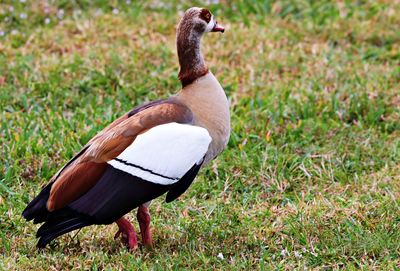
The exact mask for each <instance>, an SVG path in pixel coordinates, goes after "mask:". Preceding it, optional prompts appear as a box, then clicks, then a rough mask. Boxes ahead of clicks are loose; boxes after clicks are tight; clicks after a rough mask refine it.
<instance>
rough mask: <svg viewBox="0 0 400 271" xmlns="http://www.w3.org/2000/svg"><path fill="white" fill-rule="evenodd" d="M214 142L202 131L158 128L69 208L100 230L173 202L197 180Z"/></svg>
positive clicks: (122, 155)
mask: <svg viewBox="0 0 400 271" xmlns="http://www.w3.org/2000/svg"><path fill="white" fill-rule="evenodd" d="M210 142H211V137H210V135H209V133H208V131H207V130H206V129H204V128H201V127H198V126H193V125H191V124H179V123H176V122H171V123H167V124H161V125H157V126H155V127H153V128H151V129H149V130H148V131H146V132H144V133H142V134H140V135H138V136H137V138H136V139H135V140H134V141H133V142H132V143H131V144H130V145H129V146H128V147H127V148H126V149H125V150H124V151H123V152H121V153H120V154H119V155H118V156H116V157H114V158H113V159H111V160H109V161H108V162H107V164H108V166H107V169H106V170H105V172H104V174H103V175H102V176H101V178H100V179H99V181H98V182H97V183H96V184H95V185H94V186H93V187H92V188H90V189H89V191H88V192H87V193H86V194H84V195H83V196H81V197H79V198H78V199H77V200H75V201H74V202H72V203H71V204H69V205H68V207H69V208H70V209H72V210H74V211H76V212H78V213H79V214H85V215H87V216H88V217H90V219H92V220H93V221H94V222H93V223H95V224H108V223H111V222H113V221H115V220H116V219H118V218H119V217H121V216H123V215H125V214H126V213H127V212H129V211H130V210H132V209H133V208H135V207H137V206H139V205H141V204H143V203H145V202H147V201H150V200H152V199H154V198H157V197H159V196H160V195H162V194H164V193H165V192H167V191H168V194H167V202H169V201H172V200H174V199H175V198H177V197H178V196H179V195H181V194H182V193H183V192H184V191H185V190H186V189H187V188H188V187H189V185H190V184H191V183H192V181H193V180H194V178H195V177H196V175H197V173H198V171H199V169H200V167H201V164H202V162H203V159H204V156H205V154H206V152H207V150H208V147H209V144H210Z"/></svg>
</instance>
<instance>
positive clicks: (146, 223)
mask: <svg viewBox="0 0 400 271" xmlns="http://www.w3.org/2000/svg"><path fill="white" fill-rule="evenodd" d="M137 219H138V221H139V226H140V234H141V235H142V242H143V244H144V245H145V246H146V247H147V248H152V247H153V241H152V240H151V231H150V213H149V209H148V208H147V207H146V206H145V205H140V206H139V209H138V211H137Z"/></svg>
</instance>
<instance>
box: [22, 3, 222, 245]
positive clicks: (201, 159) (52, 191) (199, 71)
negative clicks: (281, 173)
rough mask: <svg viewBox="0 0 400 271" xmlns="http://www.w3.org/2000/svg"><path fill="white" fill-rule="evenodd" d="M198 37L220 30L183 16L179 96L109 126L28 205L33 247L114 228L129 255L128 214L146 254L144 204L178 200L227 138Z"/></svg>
mask: <svg viewBox="0 0 400 271" xmlns="http://www.w3.org/2000/svg"><path fill="white" fill-rule="evenodd" d="M206 32H224V28H223V27H222V26H221V25H219V24H218V23H217V22H216V21H215V18H214V16H213V15H212V14H211V13H210V11H208V10H207V9H204V8H197V7H193V8H190V9H188V10H187V11H186V12H185V13H184V15H183V18H182V19H181V21H180V23H179V26H178V29H177V50H178V57H179V64H180V71H179V79H180V81H181V83H182V90H181V91H180V92H179V93H178V94H176V95H175V96H172V97H170V98H168V99H164V100H158V101H153V102H150V103H147V104H144V105H141V106H138V107H136V108H134V109H133V110H132V111H130V112H128V113H127V114H125V115H124V116H122V117H120V118H118V119H117V120H115V121H114V122H112V123H111V124H110V125H109V126H108V127H106V128H105V129H104V130H103V131H101V132H100V133H99V134H97V135H96V136H95V137H93V138H92V139H91V140H90V141H89V142H88V143H87V144H86V146H84V147H83V149H82V150H81V151H80V152H79V153H78V154H77V155H76V156H75V157H74V158H72V160H70V161H69V162H68V163H67V164H66V165H65V166H64V167H63V168H61V169H60V170H59V171H58V173H57V174H56V175H55V176H54V177H53V178H52V179H51V180H50V183H49V184H47V185H46V186H45V187H44V188H43V189H42V191H41V192H40V193H39V195H38V196H37V197H36V198H34V199H33V200H32V201H31V202H30V203H29V204H28V206H27V207H26V208H25V210H24V211H23V213H22V215H23V217H25V218H26V219H27V220H32V219H33V223H42V222H44V224H43V225H41V227H40V228H39V229H38V231H37V234H36V236H37V237H38V238H39V241H38V244H37V247H38V248H43V247H45V246H46V245H47V244H48V243H49V242H50V241H51V240H53V239H55V238H57V237H58V236H60V235H63V234H65V233H68V232H70V231H73V230H75V229H79V228H82V227H85V226H89V225H94V224H111V223H113V222H116V223H117V225H118V228H119V230H118V232H117V233H116V235H115V237H116V238H117V237H118V236H119V235H121V234H122V238H123V241H124V242H125V243H126V245H127V246H128V247H129V248H130V249H135V248H136V247H137V238H136V233H135V231H134V228H133V226H132V225H131V223H130V222H129V221H128V220H127V219H125V218H124V217H123V216H124V215H125V214H127V213H128V212H130V211H131V210H132V209H134V208H136V207H138V211H137V219H138V221H139V226H140V232H141V236H142V241H143V244H144V245H145V246H149V247H152V239H151V232H150V214H149V211H148V206H149V204H150V201H151V200H153V199H155V198H157V197H159V196H161V195H163V194H164V193H167V196H166V202H171V201H173V200H175V199H176V198H178V197H179V196H180V195H181V194H182V193H183V192H185V191H186V189H188V187H189V186H190V184H191V183H192V182H193V180H194V178H195V177H196V175H197V173H198V172H199V169H200V168H201V167H202V166H204V165H206V164H207V163H208V162H209V161H210V160H212V159H214V158H215V157H216V156H217V155H218V154H219V153H221V152H222V150H223V149H224V148H225V147H226V145H227V142H228V139H229V134H230V115H229V107H228V100H227V98H226V95H225V93H224V90H223V89H222V87H221V85H220V84H219V82H218V80H217V79H216V78H215V77H214V75H213V74H212V73H211V72H210V71H209V70H208V68H207V66H206V64H205V63H204V59H203V56H202V54H201V52H200V40H201V37H202V36H203V34H204V33H206Z"/></svg>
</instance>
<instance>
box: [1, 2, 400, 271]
mask: <svg viewBox="0 0 400 271" xmlns="http://www.w3.org/2000/svg"><path fill="white" fill-rule="evenodd" d="M48 2H49V4H47V5H46V1H26V2H24V1H20V2H16V1H3V2H2V3H1V4H0V146H1V149H0V157H1V166H0V221H1V223H0V269H4V270H37V269H44V270H46V269H47V270H61V269H91V270H115V269H121V270H122V269H131V270H135V269H140V270H150V269H151V270H165V269H174V270H180V269H192V270H193V269H196V270H197V269H202V270H209V269H215V270H230V269H232V270H244V269H247V270H254V269H255V270H257V269H258V270H270V269H277V270H292V269H306V268H307V269H315V270H331V269H334V270H337V269H347V270H359V269H362V270H376V269H380V270H395V269H400V260H399V258H400V182H399V181H400V175H399V172H400V94H399V93H400V84H399V83H400V68H399V61H400V53H399V52H400V35H399V32H398V26H399V25H400V17H399V16H397V14H399V13H400V4H399V2H398V1H388V0H381V1H372V0H371V1H369V0H366V1H337V2H336V1H328V0H323V1H288V0H282V1H278V2H275V1H258V2H257V1H253V2H250V1H235V2H230V1H221V3H214V4H210V5H208V6H209V7H210V8H211V10H212V11H213V12H214V13H215V14H217V16H218V20H219V21H220V22H221V23H223V24H224V25H225V26H226V28H227V31H226V32H225V33H224V34H223V35H218V34H208V35H207V36H206V37H204V39H203V53H204V55H205V57H206V61H207V63H208V64H209V67H210V68H211V70H212V71H213V73H214V74H215V75H216V76H217V78H218V79H219V80H220V82H221V84H222V85H223V87H224V89H225V90H226V92H227V95H228V96H229V98H230V101H231V112H232V134H231V139H230V142H229V146H228V149H227V150H226V151H225V152H224V153H223V154H222V155H221V156H220V157H219V158H218V159H217V160H215V161H213V162H212V164H211V165H210V166H209V167H208V168H207V169H204V170H203V171H202V172H201V174H200V176H199V177H198V178H197V181H196V182H195V183H194V184H193V185H192V187H191V188H190V189H189V190H188V191H187V192H186V193H185V194H184V195H183V196H182V197H181V198H180V199H179V200H178V201H175V202H173V203H170V204H165V203H164V202H163V199H162V198H160V199H158V200H156V201H154V202H153V204H152V205H151V213H152V217H153V220H152V223H153V224H152V225H153V233H154V242H155V249H154V251H147V250H146V249H144V248H140V249H139V250H137V251H135V252H129V251H127V250H126V249H125V248H124V247H123V246H122V245H121V244H120V242H118V241H114V240H113V238H112V237H113V234H114V233H115V232H116V226H114V225H110V226H94V227H90V228H86V229H83V230H82V231H80V232H79V233H77V235H76V236H74V234H71V235H67V236H64V237H62V238H59V239H58V240H57V241H56V242H54V243H53V245H52V246H51V247H50V248H48V249H45V250H43V251H37V250H36V249H35V244H36V239H35V231H36V229H37V226H36V225H32V223H27V222H26V221H24V220H23V219H22V218H21V216H20V214H21V211H22V210H23V208H24V207H25V205H26V204H27V202H28V201H29V200H30V199H32V197H33V196H34V195H35V194H37V193H38V192H39V190H40V187H41V186H42V185H44V184H46V182H47V180H48V179H49V178H50V177H51V176H52V175H53V174H54V173H55V172H56V171H57V170H58V169H59V168H60V167H61V166H62V165H63V164H64V163H65V162H66V161H67V160H68V159H69V158H71V157H72V156H73V155H74V153H76V152H77V151H79V149H80V148H81V147H82V146H83V145H84V144H85V143H86V142H87V141H88V140H89V139H90V138H91V137H92V136H93V135H95V134H96V133H97V132H98V131H100V130H101V129H102V128H103V127H104V126H106V125H107V124H108V123H109V122H111V121H112V120H114V119H115V118H117V117H118V116H120V115H121V114H123V113H124V112H126V111H129V110H130V109H131V108H132V107H133V106H135V105H137V104H139V103H142V102H145V101H148V100H152V99H155V98H157V97H167V96H169V95H171V94H172V93H175V92H176V91H177V90H178V89H179V87H180V85H179V82H178V80H177V72H178V64H177V59H176V51H175V45H174V39H175V25H176V23H177V21H178V19H179V12H181V11H183V10H185V9H186V8H187V7H189V6H190V5H189V4H187V3H184V4H183V2H170V1H165V2H162V1H152V2H147V1H146V2H140V1H139V2H136V1H131V2H129V1H128V2H125V1H109V2H107V1H100V0H97V1H48ZM214 2H215V1H214ZM216 2H218V1H216ZM227 2H229V3H227ZM193 5H201V6H204V5H206V4H205V3H204V2H203V3H202V2H194V3H193ZM10 6H12V7H13V8H10ZM60 10H62V12H60ZM21 13H23V14H25V15H26V17H27V18H25V15H22V16H21ZM61 15H62V16H61ZM129 217H130V218H131V219H132V221H135V219H134V214H133V213H132V214H130V215H129ZM135 226H136V228H138V225H137V224H136V222H135ZM221 254H222V256H223V259H221V258H222V257H221ZM218 255H220V256H219V257H218Z"/></svg>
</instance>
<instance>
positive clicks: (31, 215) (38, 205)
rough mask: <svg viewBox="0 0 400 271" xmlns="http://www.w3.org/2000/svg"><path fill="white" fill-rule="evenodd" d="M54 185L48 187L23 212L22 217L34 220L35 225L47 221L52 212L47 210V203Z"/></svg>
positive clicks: (50, 184)
mask: <svg viewBox="0 0 400 271" xmlns="http://www.w3.org/2000/svg"><path fill="white" fill-rule="evenodd" d="M52 185H53V183H49V184H48V185H46V186H45V187H44V188H43V189H42V191H41V192H40V193H39V195H37V197H36V198H34V199H33V200H32V201H31V202H30V203H29V204H28V206H26V208H25V210H24V211H23V212H22V216H23V217H24V218H25V219H26V220H28V221H29V220H32V219H34V220H33V223H35V224H36V223H40V222H43V221H45V220H46V218H47V216H48V215H49V214H50V212H49V211H48V210H47V208H46V202H47V199H48V198H49V195H50V190H51V186H52Z"/></svg>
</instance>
